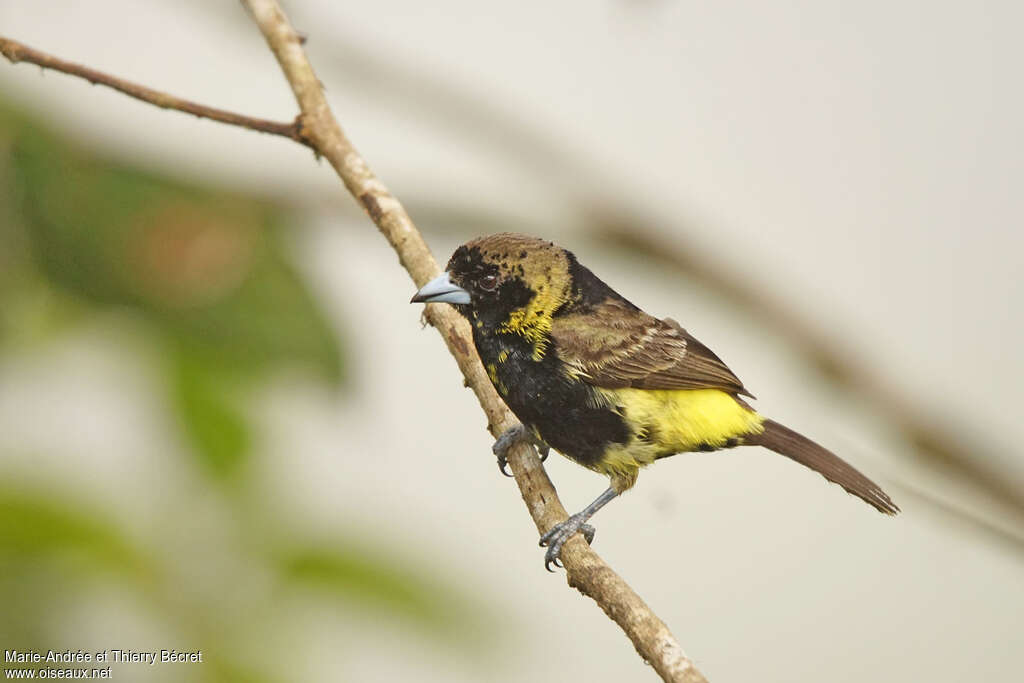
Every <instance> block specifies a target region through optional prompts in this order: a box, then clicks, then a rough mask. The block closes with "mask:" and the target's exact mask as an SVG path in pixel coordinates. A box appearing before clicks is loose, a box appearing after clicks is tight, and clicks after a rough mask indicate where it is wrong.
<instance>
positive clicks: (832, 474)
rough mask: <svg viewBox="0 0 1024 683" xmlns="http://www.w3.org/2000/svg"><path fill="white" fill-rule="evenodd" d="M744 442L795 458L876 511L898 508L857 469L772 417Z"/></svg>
mask: <svg viewBox="0 0 1024 683" xmlns="http://www.w3.org/2000/svg"><path fill="white" fill-rule="evenodd" d="M743 443H744V444H746V445H753V446H764V447H765V448H768V449H771V450H773V451H775V452H776V453H780V454H782V455H784V456H786V457H787V458H791V459H793V460H796V461H797V462H798V463H800V464H801V465H804V466H805V467H809V468H811V469H812V470H814V471H815V472H817V473H818V474H820V475H822V476H823V477H825V478H826V479H828V480H829V481H830V482H832V483H833V484H839V485H840V486H842V487H843V488H844V489H846V490H847V491H848V492H849V493H852V494H853V495H855V496H857V497H858V498H860V499H861V500H863V501H864V502H865V503H867V504H868V505H871V506H873V507H874V508H875V509H877V510H878V511H879V512H884V513H885V514H887V515H895V514H896V513H897V512H899V511H900V509H899V508H898V507H896V504H895V503H893V502H892V500H891V499H890V498H889V496H888V495H886V493H885V491H883V490H882V489H881V487H879V486H878V484H876V483H875V482H873V481H871V480H870V479H868V478H867V477H865V476H864V475H863V474H861V473H860V472H858V471H857V470H856V469H854V468H853V466H852V465H850V464H849V463H847V462H846V461H845V460H843V459H842V458H840V457H839V456H837V455H835V454H834V453H832V452H831V451H828V450H826V449H824V448H822V447H821V446H819V445H818V444H816V443H814V442H813V441H811V440H810V439H808V438H807V437H805V436H803V435H802V434H797V433H796V432H794V431H793V430H792V429H790V428H789V427H785V426H783V425H781V424H779V423H778V422H775V421H774V420H765V421H764V432H762V433H761V434H752V435H750V436H747V437H745V438H744V439H743Z"/></svg>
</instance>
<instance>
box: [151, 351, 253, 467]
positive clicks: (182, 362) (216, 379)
mask: <svg viewBox="0 0 1024 683" xmlns="http://www.w3.org/2000/svg"><path fill="white" fill-rule="evenodd" d="M174 357H175V362H174V365H173V369H172V377H171V397H172V400H173V402H174V406H175V408H176V409H177V412H178V416H179V418H180V419H181V423H182V426H183V427H184V430H185V433H186V435H187V436H188V438H189V440H190V441H191V443H192V445H193V447H194V449H195V452H196V454H197V455H198V456H199V457H200V461H201V463H202V464H203V465H204V466H205V467H206V468H207V470H208V471H209V472H210V473H212V474H213V475H215V476H216V477H218V478H220V479H225V478H228V477H230V476H231V475H233V474H235V473H237V472H238V470H239V469H240V467H241V466H242V465H243V464H244V460H245V457H246V456H247V455H248V454H249V449H250V446H251V443H252V436H251V434H250V430H249V425H248V422H247V420H246V418H245V415H244V414H243V412H242V410H241V409H240V408H239V406H238V405H237V402H238V399H237V397H236V396H233V395H232V392H231V391H230V389H229V388H228V387H227V386H226V380H225V379H224V378H223V377H222V376H221V375H220V373H218V372H217V371H216V369H213V368H209V367H206V366H204V365H203V364H202V363H201V362H199V361H198V359H196V358H194V357H190V356H188V355H187V354H185V353H176V354H174Z"/></svg>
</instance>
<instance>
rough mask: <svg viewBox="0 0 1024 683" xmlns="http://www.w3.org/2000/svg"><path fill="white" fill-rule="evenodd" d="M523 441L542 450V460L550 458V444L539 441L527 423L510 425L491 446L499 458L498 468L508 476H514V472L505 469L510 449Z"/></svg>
mask: <svg viewBox="0 0 1024 683" xmlns="http://www.w3.org/2000/svg"><path fill="white" fill-rule="evenodd" d="M522 441H525V442H526V443H528V444H531V445H534V446H536V447H537V450H538V451H540V461H541V462H544V461H545V460H547V458H548V452H549V448H548V445H547V444H545V443H539V442H538V441H537V439H536V438H535V437H534V435H533V433H532V432H530V430H528V429H527V428H526V426H525V425H522V424H518V425H516V426H515V427H509V428H508V429H506V430H505V432H504V433H503V434H502V435H501V436H499V437H498V440H497V441H495V442H494V445H493V446H491V452H492V453H494V455H495V457H497V458H498V470H499V471H500V472H501V473H502V474H504V475H505V476H506V477H511V476H512V473H511V472H509V471H507V470H506V469H505V468H506V467H507V466H508V457H507V456H508V451H509V449H510V448H512V447H513V446H515V445H516V444H517V443H519V442H522Z"/></svg>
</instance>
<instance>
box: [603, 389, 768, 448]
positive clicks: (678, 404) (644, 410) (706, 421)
mask: <svg viewBox="0 0 1024 683" xmlns="http://www.w3.org/2000/svg"><path fill="white" fill-rule="evenodd" d="M597 391H598V393H599V394H601V395H602V396H603V397H604V399H605V400H606V401H607V402H608V404H609V405H611V406H615V407H616V409H617V410H618V411H619V412H620V413H621V414H622V415H623V417H624V418H625V420H626V422H627V424H629V425H630V427H631V431H632V432H633V436H634V440H635V441H636V442H639V444H646V445H649V446H651V447H652V449H647V448H639V447H638V448H637V449H636V451H637V452H636V455H638V456H640V457H642V458H643V459H645V460H647V459H648V458H649V456H650V453H651V452H653V453H654V456H653V457H654V458H658V457H662V456H664V455H671V454H672V453H682V452H686V451H702V450H716V449H719V448H727V447H729V446H735V445H737V443H738V442H739V440H740V439H741V438H742V437H743V436H744V435H745V434H752V433H754V434H757V433H760V432H762V431H763V430H764V428H763V427H762V422H764V418H763V417H761V416H760V415H759V414H758V413H757V412H755V411H753V410H751V409H750V408H747V407H746V406H744V405H742V404H741V403H739V402H738V401H736V399H734V398H733V397H732V396H730V395H729V394H727V393H725V392H724V391H719V390H718V389H672V390H657V389H632V388H624V389H597ZM628 445H629V444H627V446H628ZM626 450H627V451H628V450H631V449H629V448H627V449H626ZM624 457H627V456H626V455H625V454H624ZM651 459H653V458H651ZM648 461H649V460H648ZM645 464H646V463H645Z"/></svg>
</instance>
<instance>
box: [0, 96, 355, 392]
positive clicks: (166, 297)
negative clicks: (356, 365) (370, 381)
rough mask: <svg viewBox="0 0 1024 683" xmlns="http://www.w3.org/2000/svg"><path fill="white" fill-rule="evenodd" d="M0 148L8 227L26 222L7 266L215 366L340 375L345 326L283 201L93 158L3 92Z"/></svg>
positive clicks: (2, 221)
mask: <svg viewBox="0 0 1024 683" xmlns="http://www.w3.org/2000/svg"><path fill="white" fill-rule="evenodd" d="M0 153H2V154H3V159H2V160H0V200H5V201H4V202H3V206H4V209H3V210H2V211H0V236H3V237H6V236H7V233H11V234H12V235H13V234H15V233H18V234H21V235H22V238H23V239H20V242H19V240H15V239H13V238H12V240H11V242H10V243H11V244H16V243H21V242H23V243H24V245H23V247H24V248H22V249H20V250H15V251H16V252H17V253H21V256H20V257H18V258H20V259H21V261H25V260H26V259H27V260H28V261H29V263H17V264H12V266H11V267H12V268H14V265H18V266H19V268H22V269H23V268H31V270H33V271H36V272H38V273H39V274H41V276H42V278H41V279H42V280H43V281H45V282H48V283H50V284H51V285H52V286H54V287H56V288H58V289H60V290H61V291H63V292H66V293H68V294H69V295H71V296H73V297H75V298H77V299H79V300H80V301H82V302H83V303H86V304H88V305H91V306H100V307H105V308H109V307H116V308H118V309H121V310H126V311H129V312H133V313H135V314H138V315H140V316H142V317H143V318H144V319H145V320H147V321H148V322H150V323H152V324H153V325H154V326H155V330H156V331H157V332H158V333H159V334H161V335H163V336H165V337H166V338H168V339H170V340H173V342H174V343H175V345H178V346H189V347H191V349H192V353H194V354H196V355H200V354H201V355H205V356H207V357H208V363H209V364H211V365H224V366H228V367H231V368H233V369H234V370H235V371H236V372H244V373H249V374H261V373H263V372H265V371H269V370H276V369H278V368H280V367H283V366H301V367H305V368H307V369H309V370H311V371H313V372H314V373H315V374H316V376H317V377H319V378H320V379H322V380H325V381H327V382H330V383H331V384H333V385H338V384H339V383H340V382H341V380H342V377H343V364H342V353H341V348H340V343H339V339H338V337H337V335H336V334H335V333H334V331H333V330H332V327H331V325H330V323H329V322H328V321H327V319H326V317H325V316H324V314H323V312H322V311H321V309H320V307H319V306H318V305H317V302H316V300H315V298H314V297H313V295H312V293H311V292H310V291H309V288H308V287H307V285H306V283H305V282H304V281H303V279H302V277H301V276H300V274H299V273H298V271H297V269H296V268H295V266H294V265H293V263H292V259H291V256H290V254H289V253H288V252H287V249H286V248H285V245H284V243H283V241H282V240H281V239H280V235H279V233H280V231H281V229H282V226H284V225H286V224H287V223H288V222H289V221H288V218H287V217H286V215H285V214H284V212H283V211H282V210H281V209H280V208H278V207H277V206H275V205H273V204H271V203H270V202H267V201H262V200H258V199H254V198H252V197H248V196H245V195H242V194H238V193H232V192H226V191H221V190H216V189H209V188H205V187H202V186H199V185H196V184H192V183H184V182H180V181H177V180H174V179H171V178H168V177H165V176H162V175H158V174H155V173H151V172H147V171H144V170H140V169H138V168H134V167H131V166H128V165H125V164H118V163H114V162H111V161H109V160H106V159H103V158H99V157H96V156H94V155H91V154H89V153H88V152H86V151H84V150H82V149H79V148H77V147H76V146H75V145H73V144H72V143H70V142H69V141H68V140H66V139H64V138H62V137H60V136H57V135H55V134H53V133H51V132H49V131H46V130H44V129H43V128H42V127H40V126H39V125H38V124H37V123H35V121H33V120H31V119H29V118H28V117H25V116H21V115H18V114H17V113H16V112H13V111H12V110H10V108H5V107H4V106H3V103H2V102H0ZM12 253H15V252H12ZM5 257H6V259H14V258H15V257H12V256H11V255H10V253H5ZM0 262H2V260H0ZM5 265H7V264H5ZM0 283H2V282H0ZM9 293H10V290H6V288H5V290H0V298H2V297H5V296H6V295H7V294H9Z"/></svg>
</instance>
